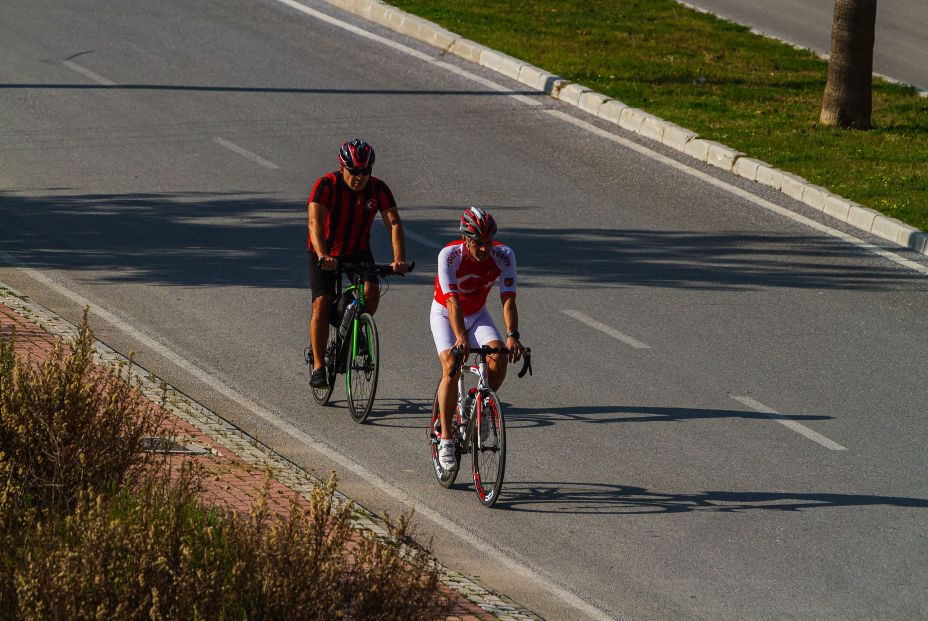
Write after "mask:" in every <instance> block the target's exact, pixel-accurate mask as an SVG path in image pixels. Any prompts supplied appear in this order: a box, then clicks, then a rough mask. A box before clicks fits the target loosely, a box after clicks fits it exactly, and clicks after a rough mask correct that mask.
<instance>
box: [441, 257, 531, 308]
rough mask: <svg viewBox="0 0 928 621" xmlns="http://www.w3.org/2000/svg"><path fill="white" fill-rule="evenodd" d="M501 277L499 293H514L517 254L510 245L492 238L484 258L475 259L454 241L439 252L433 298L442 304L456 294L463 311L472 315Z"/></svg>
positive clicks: (485, 300) (484, 302)
mask: <svg viewBox="0 0 928 621" xmlns="http://www.w3.org/2000/svg"><path fill="white" fill-rule="evenodd" d="M500 277H502V282H501V284H500V288H499V294H500V297H505V296H507V295H515V294H516V281H517V278H516V255H515V253H514V252H513V251H512V248H510V247H509V246H506V245H504V244H501V243H500V242H493V248H492V249H491V250H490V253H489V255H488V256H487V258H486V259H484V260H483V261H477V260H476V259H475V258H474V257H472V256H471V255H470V254H469V253H468V252H467V250H466V249H465V247H464V242H463V241H462V240H458V241H454V242H451V243H450V244H448V245H447V246H445V247H444V248H442V250H441V252H439V253H438V274H436V276H435V300H436V301H437V302H438V303H439V304H441V305H442V306H444V305H445V304H446V302H447V301H448V298H449V297H450V296H452V295H453V296H455V297H456V298H457V299H458V303H459V304H460V307H461V313H462V314H463V315H465V316H466V315H473V314H474V313H476V312H477V311H479V310H480V309H481V308H483V307H484V306H485V305H486V303H487V296H488V295H489V294H490V289H492V288H493V284H494V283H495V282H496V281H497V280H499V279H500Z"/></svg>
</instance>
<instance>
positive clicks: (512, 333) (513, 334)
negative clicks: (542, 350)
mask: <svg viewBox="0 0 928 621" xmlns="http://www.w3.org/2000/svg"><path fill="white" fill-rule="evenodd" d="M506 336H511V337H512V338H514V339H516V340H517V341H518V340H519V331H518V330H510V331H509V332H507V333H506Z"/></svg>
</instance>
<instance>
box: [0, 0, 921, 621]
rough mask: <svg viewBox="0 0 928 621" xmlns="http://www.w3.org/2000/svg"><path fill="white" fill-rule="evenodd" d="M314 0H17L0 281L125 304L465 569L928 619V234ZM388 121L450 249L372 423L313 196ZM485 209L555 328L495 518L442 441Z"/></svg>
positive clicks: (126, 332) (163, 354)
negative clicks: (338, 376)
mask: <svg viewBox="0 0 928 621" xmlns="http://www.w3.org/2000/svg"><path fill="white" fill-rule="evenodd" d="M306 4H307V5H308V6H312V7H315V8H317V9H319V10H320V11H323V12H324V13H326V14H329V15H333V16H335V17H336V18H337V19H339V20H344V21H342V22H338V23H332V22H330V21H324V20H323V19H321V18H319V17H314V16H311V15H306V14H302V13H299V12H297V11H295V10H293V9H292V8H289V7H287V6H285V5H283V4H281V3H279V2H277V1H276V0H263V1H254V2H248V1H243V0H222V1H221V2H220V1H218V0H214V1H204V2H198V3H188V2H180V1H177V0H165V1H163V2H157V3H155V2H150V1H148V0H132V1H124V2H118V3H117V2H112V3H105V2H100V1H98V0H76V1H74V2H69V3H66V4H62V3H56V2H50V1H49V0H28V1H27V0H10V1H8V2H7V3H5V5H4V10H3V12H2V13H0V41H2V43H0V46H2V47H0V50H2V54H3V62H2V63H0V109H2V110H3V114H2V116H0V252H2V254H0V282H5V283H8V284H9V285H11V286H13V287H15V288H17V289H19V290H20V291H22V292H24V293H26V294H28V295H30V296H32V297H33V298H34V299H35V300H36V301H38V302H39V303H41V304H44V305H46V306H48V307H49V308H51V309H53V310H55V311H57V312H59V313H60V314H62V315H64V316H65V317H67V318H69V319H71V320H72V321H77V320H78V319H79V317H80V313H81V310H82V308H83V306H84V305H85V304H87V303H90V304H92V305H94V308H101V309H105V311H106V313H108V314H104V313H103V312H102V311H95V314H94V317H95V319H94V321H93V323H94V327H95V328H96V330H97V335H98V337H99V338H100V339H101V340H103V341H104V342H106V343H108V344H110V345H111V346H113V347H114V348H116V349H118V350H119V351H122V352H129V351H134V352H136V358H137V359H138V361H139V362H140V363H141V364H142V365H143V366H145V367H147V368H149V369H151V370H152V371H154V372H155V373H157V374H159V375H160V376H162V377H164V378H165V379H167V380H168V381H169V382H171V383H172V384H174V385H176V386H178V387H179V388H181V389H183V390H184V391H185V392H187V393H188V394H190V395H191V396H193V397H194V398H196V399H197V400H199V401H201V402H203V403H205V404H206V405H207V406H209V407H210V408H211V409H213V410H214V411H217V412H220V413H222V414H223V415H225V416H227V417H228V418H229V419H230V420H232V421H234V422H235V423H236V424H237V425H239V426H241V427H242V428H244V429H245V430H247V431H248V432H250V433H252V434H253V435H256V436H257V437H258V438H259V439H261V440H262V441H264V442H266V443H268V444H270V445H272V446H273V447H275V448H276V449H277V450H279V451H280V452H281V453H283V454H285V455H287V456H288V457H290V458H291V459H294V460H295V461H297V462H299V463H301V464H302V465H304V466H305V467H306V468H307V469H309V470H311V471H313V472H316V473H318V474H320V475H323V476H324V475H325V474H326V473H327V472H328V471H329V470H330V469H333V468H334V469H336V470H337V471H338V472H339V475H340V477H341V483H340V486H341V488H342V489H343V490H344V491H345V492H346V493H348V494H350V495H352V496H354V497H355V498H357V499H359V500H360V501H361V502H362V504H364V505H366V506H368V507H370V508H371V509H373V510H375V511H384V510H386V511H389V512H390V513H392V514H394V515H395V514H397V513H399V512H401V511H403V510H407V509H409V508H411V507H412V508H415V509H416V514H417V523H418V525H419V528H420V529H421V533H422V535H423V536H424V537H426V538H427V537H429V536H433V537H434V546H435V550H436V553H437V555H438V556H439V557H440V558H441V560H442V561H443V562H444V563H446V564H447V565H449V566H451V567H454V568H457V569H460V570H462V571H464V572H466V573H467V574H469V575H471V576H476V577H477V578H478V579H479V580H480V581H481V582H482V583H483V584H485V585H487V586H489V587H491V588H495V589H498V590H500V591H502V592H503V593H505V594H507V595H509V596H511V597H512V598H513V599H514V600H515V601H517V602H518V603H520V604H522V605H524V606H526V607H528V608H530V609H532V610H535V611H536V612H538V613H539V614H541V615H542V616H544V617H545V618H548V619H571V620H576V619H585V618H604V617H613V618H635V619H650V618H654V619H662V618H670V619H681V618H693V619H698V618H706V619H768V618H778V619H790V618H817V619H845V618H893V619H921V618H925V617H926V616H928V591H926V589H925V588H924V586H925V584H926V583H928V538H926V533H928V480H926V454H928V453H926V446H925V443H926V440H925V439H926V438H928V422H926V418H925V398H926V391H928V389H926V386H928V381H926V380H928V371H926V367H925V364H924V355H925V351H926V347H928V304H926V290H928V287H926V284H928V281H926V276H925V273H926V272H925V269H926V265H925V261H924V257H922V258H918V257H915V256H912V255H910V254H906V255H905V258H906V259H909V260H913V261H916V263H917V265H915V267H916V269H910V268H909V267H905V266H903V265H900V264H899V263H898V261H897V260H898V259H899V256H900V255H899V254H898V252H901V251H897V249H894V248H891V247H887V246H885V245H884V243H883V242H881V241H880V240H877V239H875V238H865V239H863V242H865V243H869V244H873V247H863V246H861V245H859V243H855V242H854V241H853V240H850V239H848V238H842V237H840V234H841V231H843V232H844V233H845V234H850V235H853V236H854V237H859V236H860V235H861V234H860V233H859V232H857V231H856V230H853V229H847V228H842V227H843V225H840V224H838V223H835V222H832V221H829V220H826V219H822V218H823V216H818V215H815V214H814V213H813V212H812V211H810V210H807V209H805V208H804V207H802V206H801V205H799V204H798V203H795V202H793V201H790V200H789V199H786V198H784V197H783V196H780V195H778V194H776V193H771V192H768V191H766V190H764V189H763V188H758V187H755V186H753V185H751V184H748V183H747V182H744V181H741V180H738V179H735V178H733V177H728V176H726V175H723V174H722V173H719V172H717V171H711V170H708V169H704V168H699V169H695V168H690V166H691V164H689V163H688V162H686V161H685V160H682V159H679V158H680V156H678V155H676V154H672V153H666V152H664V153H663V154H661V153H658V152H657V151H659V150H660V148H659V147H656V146H653V145H652V146H651V147H649V148H653V149H656V150H657V151H649V150H647V149H645V150H640V149H639V150H635V149H633V148H630V147H629V146H628V145H627V144H625V143H622V142H621V139H623V138H621V137H620V139H619V141H618V142H617V141H616V139H614V138H613V137H612V136H613V134H615V135H618V134H616V133H615V130H613V129H611V128H607V129H609V131H608V132H603V131H601V130H599V129H597V128H600V127H606V126H604V125H601V124H600V123H599V122H598V121H596V120H595V119H592V118H588V117H585V116H583V115H582V114H581V113H579V112H577V111H575V110H572V109H569V108H566V107H564V106H561V105H560V104H559V103H558V102H554V101H552V100H549V99H547V98H545V97H543V96H539V95H537V94H531V93H525V92H524V87H522V86H521V85H517V84H515V83H511V82H508V81H506V80H504V79H502V78H499V77H497V76H493V75H491V74H489V73H487V72H484V71H482V70H480V69H479V68H476V67H474V66H470V65H466V64H465V63H462V62H458V61H456V60H455V59H453V58H446V59H442V58H440V57H439V56H438V55H437V54H436V53H435V52H434V51H432V50H430V49H427V48H424V47H422V46H419V45H417V44H415V43H414V42H411V41H408V40H404V39H402V38H401V37H398V36H396V35H393V34H390V33H385V32H383V31H380V30H378V29H377V28H374V27H372V26H370V25H368V24H365V23H363V22H360V21H357V20H354V19H353V18H350V17H348V16H346V15H344V14H341V13H339V12H337V11H335V10H333V9H331V8H328V7H327V5H323V4H321V3H313V2H306ZM345 22H350V23H352V24H357V25H359V26H361V27H362V28H364V29H366V30H365V31H370V32H374V33H376V34H379V35H383V36H385V37H386V39H384V40H381V39H372V38H369V37H367V36H363V33H358V32H354V31H350V30H346V29H345V28H343V27H342V25H341V24H343V23H345ZM416 50H418V51H416ZM487 80H492V82H488V81H487ZM355 135H359V136H363V137H365V138H366V139H368V140H369V141H370V142H371V143H372V144H373V145H374V146H375V148H376V149H377V167H376V173H377V174H378V175H379V176H381V177H382V178H384V179H385V180H387V181H388V182H389V183H390V185H391V187H392V189H393V190H394V193H395V194H396V196H397V198H398V201H399V203H400V206H401V214H402V217H403V219H404V223H405V225H406V228H407V230H408V231H409V237H410V240H409V257H410V259H413V260H416V261H417V263H418V266H417V269H416V272H415V273H413V274H412V275H410V276H409V277H408V278H406V279H399V278H394V279H392V280H391V282H390V290H389V291H388V292H387V293H386V294H385V296H384V298H383V302H382V306H381V311H380V312H379V313H378V315H377V320H378V324H379V326H380V329H381V349H382V352H383V357H384V360H385V365H384V368H383V372H382V376H381V385H380V390H379V392H378V395H379V399H378V402H377V406H376V407H377V410H376V411H375V413H374V414H373V415H372V418H371V420H370V422H369V424H366V425H363V426H357V425H355V424H354V423H352V422H351V420H350V418H349V416H348V414H347V411H346V409H345V403H344V393H343V392H342V390H341V389H340V388H339V389H338V390H337V391H336V395H335V397H336V403H335V407H331V408H320V407H317V406H315V405H314V404H313V403H312V401H311V400H310V397H309V393H308V388H307V386H306V376H305V369H304V368H303V365H302V363H301V356H302V349H303V347H304V345H305V341H306V337H305V334H306V323H307V319H308V292H307V278H306V265H305V254H304V244H305V236H306V228H305V204H306V203H305V201H306V197H307V195H308V192H309V190H310V188H311V185H312V182H313V181H314V180H315V178H316V177H317V176H319V175H320V174H322V173H324V172H326V171H328V170H331V169H333V168H334V167H335V161H336V160H335V157H336V151H337V148H338V146H339V144H341V142H342V141H343V140H344V139H345V138H347V137H351V136H355ZM625 138H629V137H628V136H625ZM663 157H669V158H671V159H661V158H663ZM678 159H679V161H681V162H683V163H682V164H678V165H673V162H674V161H677V160H678ZM738 188H743V189H746V190H749V191H750V192H753V193H757V194H756V196H758V197H759V198H760V199H765V200H768V201H771V202H772V203H775V204H776V205H780V206H782V207H785V208H786V211H784V212H782V213H780V212H777V211H774V210H771V209H770V208H766V207H764V205H767V206H768V207H769V206H770V205H769V204H768V203H763V202H762V201H759V199H757V198H751V197H750V196H746V195H744V194H743V193H740V194H739V193H738ZM470 204H476V205H482V206H485V207H488V208H490V209H491V210H492V212H493V213H494V214H495V215H496V217H497V220H498V222H499V225H500V234H499V238H500V239H501V240H503V241H505V242H507V243H509V244H510V245H512V246H513V247H514V248H515V250H516V253H517V256H518V262H519V269H520V275H521V287H520V293H519V298H518V299H519V310H520V315H521V317H522V326H521V328H522V333H523V335H524V340H525V342H526V344H528V345H530V346H531V347H532V349H533V351H534V352H535V354H536V356H535V376H534V377H533V378H530V379H523V380H519V379H516V378H515V377H514V376H513V377H511V378H510V380H509V381H507V383H506V385H505V386H504V388H503V390H502V391H501V396H502V398H503V401H504V403H505V404H506V406H507V417H508V421H509V442H510V454H509V460H508V468H507V485H506V487H505V488H504V491H503V495H502V496H501V498H500V501H499V503H498V504H497V508H495V509H493V510H486V509H483V508H482V507H480V506H479V505H478V503H477V500H476V497H475V496H474V494H473V492H472V489H471V487H470V486H469V485H468V484H467V482H466V481H465V480H463V479H466V478H467V477H466V476H465V477H462V481H461V482H460V483H459V484H458V485H457V487H456V489H454V490H451V491H447V490H444V489H442V488H440V487H439V486H438V484H437V483H436V482H435V481H434V478H433V475H432V473H431V471H430V462H429V458H428V448H427V445H426V442H425V432H424V429H425V426H426V424H427V422H428V415H429V409H428V408H429V403H430V400H431V396H432V391H433V389H434V384H435V381H436V380H437V361H436V356H435V352H434V349H433V346H432V343H431V337H430V334H429V331H428V318H427V314H428V307H429V302H430V296H431V283H432V278H433V274H434V269H435V256H436V254H437V247H438V246H439V245H441V244H442V243H444V242H445V241H446V240H450V239H452V238H453V237H454V223H455V220H456V219H457V218H458V217H459V213H460V212H461V210H463V209H464V208H465V207H466V206H467V205H470ZM793 212H795V213H797V214H801V215H803V216H805V217H808V218H811V219H813V220H816V221H819V222H822V223H823V224H824V225H825V226H826V227H832V228H824V229H822V228H819V229H815V228H812V227H810V226H809V225H807V224H804V223H802V222H800V221H797V220H796V219H795V218H793V217H791V214H792V213H793ZM836 235H838V236H836ZM374 241H375V252H377V253H378V254H379V255H380V256H381V257H384V256H385V255H384V252H385V251H386V249H387V240H386V236H385V234H384V232H383V230H382V229H381V228H380V227H379V226H377V227H376V228H375V236H374ZM874 249H883V250H885V251H888V252H889V254H886V255H884V256H881V255H878V254H876V253H875V252H874V251H873V250H874ZM919 270H921V271H919ZM491 300H492V298H491ZM498 315H499V313H498V312H497V316H498ZM629 338H631V339H634V341H632V340H629ZM629 343H633V344H634V343H638V344H640V345H646V347H633V346H631V345H629ZM771 411H775V412H776V413H771ZM765 412H766V413H765Z"/></svg>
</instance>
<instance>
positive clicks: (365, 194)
mask: <svg viewBox="0 0 928 621" xmlns="http://www.w3.org/2000/svg"><path fill="white" fill-rule="evenodd" d="M309 202H310V203H319V204H320V205H324V206H325V207H326V209H327V211H328V213H327V214H326V218H325V231H324V234H325V240H326V243H328V245H329V254H330V255H331V256H333V257H338V256H348V255H354V254H357V253H359V252H367V251H369V250H370V236H371V226H372V225H373V224H374V218H375V217H376V216H377V212H378V211H379V212H384V211H388V210H390V209H395V208H396V201H395V200H394V198H393V193H392V192H391V191H390V188H389V187H388V186H387V184H386V183H384V182H383V181H381V180H380V179H378V178H377V177H371V178H370V181H369V182H368V183H367V185H365V186H364V189H362V190H361V191H360V192H355V191H354V190H352V189H351V188H350V187H348V185H347V184H346V183H345V181H344V179H342V175H341V172H339V171H337V170H336V171H335V172H330V173H329V174H327V175H325V176H323V177H320V178H319V180H318V181H316V185H314V186H313V191H312V194H310V197H309ZM308 247H309V250H310V251H312V249H313V242H312V239H311V238H310V239H309V242H308Z"/></svg>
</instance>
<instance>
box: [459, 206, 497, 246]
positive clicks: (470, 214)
mask: <svg viewBox="0 0 928 621" xmlns="http://www.w3.org/2000/svg"><path fill="white" fill-rule="evenodd" d="M460 229H461V235H463V236H464V237H466V238H467V239H480V240H484V239H493V236H494V235H496V220H494V219H493V216H491V215H490V214H488V213H487V212H485V211H484V210H482V209H480V208H479V207H468V208H467V211H465V212H464V215H463V216H461V226H460Z"/></svg>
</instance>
